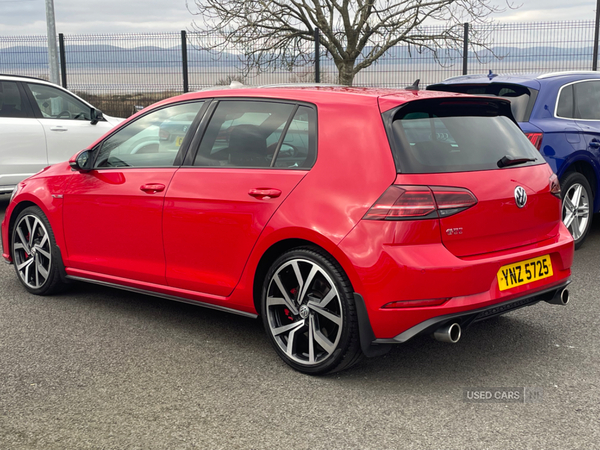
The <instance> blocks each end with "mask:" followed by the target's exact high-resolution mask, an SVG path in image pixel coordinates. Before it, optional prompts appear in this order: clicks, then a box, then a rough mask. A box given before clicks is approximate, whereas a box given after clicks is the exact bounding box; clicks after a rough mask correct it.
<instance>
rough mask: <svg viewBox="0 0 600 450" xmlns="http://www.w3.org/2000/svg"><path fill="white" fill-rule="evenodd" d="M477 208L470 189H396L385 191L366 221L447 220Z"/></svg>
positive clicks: (371, 209)
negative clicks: (472, 207) (459, 213)
mask: <svg viewBox="0 0 600 450" xmlns="http://www.w3.org/2000/svg"><path fill="white" fill-rule="evenodd" d="M475 204H477V198H475V196H474V195H473V194H472V193H471V192H470V191H469V190H467V189H463V188H455V187H439V186H433V187H428V186H397V185H392V186H390V187H389V188H387V189H386V191H385V192H384V193H383V195H382V196H381V197H379V199H377V201H376V202H375V204H374V205H373V206H371V208H370V209H369V211H367V213H366V214H365V216H364V217H363V219H367V220H403V219H432V218H438V217H448V216H451V215H453V214H456V213H458V212H461V211H464V210H465V209H467V208H470V207H471V206H473V205H475Z"/></svg>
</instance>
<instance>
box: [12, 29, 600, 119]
mask: <svg viewBox="0 0 600 450" xmlns="http://www.w3.org/2000/svg"><path fill="white" fill-rule="evenodd" d="M594 27H595V23H594V21H593V20H590V21H576V22H572V21H570V22H567V21H565V22H529V23H495V24H488V25H471V26H470V27H469V28H468V29H469V34H466V35H465V37H466V38H467V44H468V45H467V48H468V51H467V53H466V54H464V50H463V48H464V47H463V43H459V45H457V47H456V48H442V49H439V50H438V51H437V52H433V51H431V50H427V49H419V48H414V47H411V46H407V45H398V46H396V47H393V48H392V49H390V50H389V51H388V52H386V54H385V55H384V56H382V57H381V58H380V59H379V60H378V61H377V62H376V63H374V64H372V65H371V66H370V67H368V68H366V69H364V70H362V71H361V72H359V73H358V74H357V76H356V78H355V79H354V85H355V86H380V87H392V88H399V87H405V86H407V85H410V84H412V83H413V82H414V81H415V80H416V79H421V86H426V85H428V84H433V83H437V82H439V81H442V80H444V79H446V78H448V77H452V76H458V75H461V74H463V72H464V68H465V67H466V69H467V73H469V74H475V73H487V72H488V71H489V70H492V71H493V72H494V73H523V72H550V71H562V70H591V69H592V67H593V40H594ZM443 29H444V27H441V26H435V27H428V28H427V29H426V30H424V31H425V32H429V33H431V34H434V33H436V32H439V31H441V30H443ZM469 36H471V39H473V37H476V39H475V41H476V40H477V39H479V40H483V41H485V42H486V46H485V47H482V46H476V45H474V41H469ZM60 37H61V39H60V41H61V54H63V55H64V58H61V72H62V73H61V75H62V83H63V85H66V87H68V88H69V89H70V90H71V91H73V92H75V93H77V94H78V95H80V96H81V97H83V98H85V99H86V100H88V101H89V102H90V103H92V104H94V105H95V106H97V107H98V108H100V109H101V110H103V111H104V112H106V113H107V114H110V115H115V116H120V117H126V116H129V115H130V114H132V113H133V112H135V110H136V109H139V108H142V107H145V106H148V105H149V104H151V103H154V102H156V101H158V100H161V99H163V98H166V97H170V96H173V95H176V94H180V93H182V92H184V91H188V90H190V91H195V90H200V89H202V88H205V87H209V86H214V85H219V84H221V85H228V84H230V83H231V81H240V82H242V83H244V84H250V85H264V84H275V83H306V82H308V83H310V82H313V81H314V77H315V72H314V66H312V65H311V66H305V67H296V68H294V69H293V70H286V69H275V70H265V71H262V72H260V73H259V72H256V71H251V72H249V73H248V72H246V71H245V70H244V61H243V53H242V52H241V51H239V49H236V48H231V49H230V51H224V52H219V53H215V52H210V51H206V50H203V48H206V47H208V44H210V42H207V41H206V39H208V40H209V41H210V40H213V39H215V40H216V39H220V37H219V36H217V35H215V36H209V37H208V38H206V37H204V38H201V37H200V35H199V34H198V33H194V32H185V31H182V32H174V33H136V34H90V35H61V36H60ZM374 44H376V43H374ZM257 45H260V44H259V43H257ZM302 51H305V52H306V53H307V54H308V55H313V54H314V47H313V44H312V43H311V42H307V43H306V45H305V47H302ZM0 73H4V74H14V75H25V76H33V77H38V78H43V79H48V73H49V70H48V58H47V41H46V37H45V36H0ZM320 78H321V82H323V83H336V82H337V69H336V67H335V64H334V63H333V61H332V59H331V58H330V56H329V55H328V54H327V52H326V50H325V48H324V47H323V46H321V51H320Z"/></svg>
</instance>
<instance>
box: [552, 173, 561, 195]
mask: <svg viewBox="0 0 600 450" xmlns="http://www.w3.org/2000/svg"><path fill="white" fill-rule="evenodd" d="M550 193H551V194H553V195H555V196H556V197H558V198H560V183H559V181H558V177H557V176H556V174H555V173H553V174H552V175H551V176H550Z"/></svg>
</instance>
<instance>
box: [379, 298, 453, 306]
mask: <svg viewBox="0 0 600 450" xmlns="http://www.w3.org/2000/svg"><path fill="white" fill-rule="evenodd" d="M448 300H450V297H448V298H433V299H430V300H402V301H399V302H390V303H386V304H385V305H383V307H384V308H419V307H424V306H440V305H443V304H444V303H446V302H447V301H448Z"/></svg>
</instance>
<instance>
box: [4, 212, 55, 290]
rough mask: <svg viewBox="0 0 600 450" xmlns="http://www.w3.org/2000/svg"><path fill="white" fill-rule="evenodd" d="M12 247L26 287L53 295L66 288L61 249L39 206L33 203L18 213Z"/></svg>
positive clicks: (16, 264) (18, 269) (17, 268)
mask: <svg viewBox="0 0 600 450" xmlns="http://www.w3.org/2000/svg"><path fill="white" fill-rule="evenodd" d="M32 246H33V247H32ZM10 247H11V256H12V259H13V263H14V266H15V271H16V272H17V277H18V278H19V281H20V282H21V284H22V285H23V286H24V287H25V289H27V290H28V291H29V292H31V293H32V294H35V295H51V294H55V293H57V292H59V291H61V290H62V289H63V288H64V286H65V283H64V282H63V274H64V267H63V263H62V259H61V255H60V251H59V249H58V246H57V245H56V240H55V239H54V233H53V231H52V227H51V226H50V222H49V221H48V219H47V217H46V216H45V214H44V213H43V212H42V210H41V209H40V208H38V207H37V206H30V207H28V208H25V209H24V210H23V211H21V213H20V214H19V215H18V216H17V220H15V226H14V227H13V230H12V235H11V246H10Z"/></svg>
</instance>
